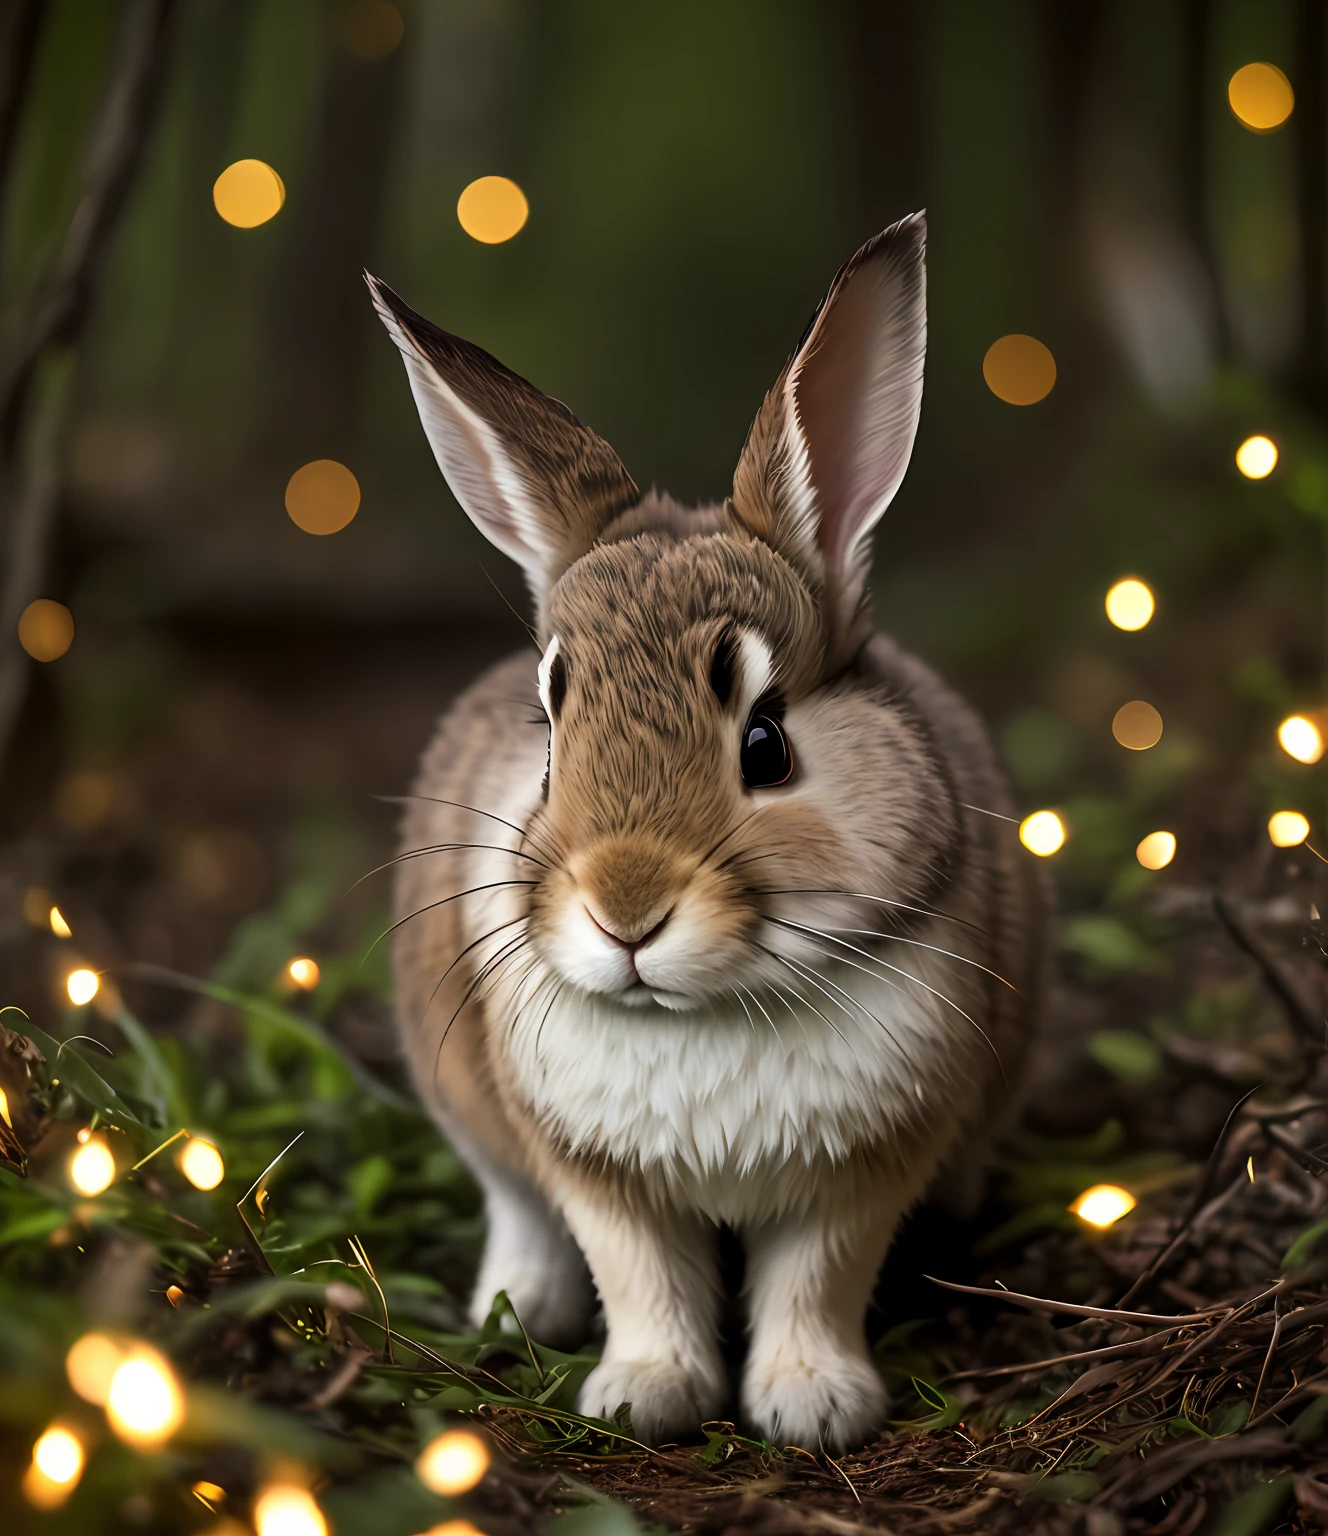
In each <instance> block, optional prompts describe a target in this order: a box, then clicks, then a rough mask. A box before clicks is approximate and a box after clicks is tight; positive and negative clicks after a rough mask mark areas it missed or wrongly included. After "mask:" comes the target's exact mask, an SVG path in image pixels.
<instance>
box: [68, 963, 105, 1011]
mask: <svg viewBox="0 0 1328 1536" xmlns="http://www.w3.org/2000/svg"><path fill="white" fill-rule="evenodd" d="M100 990H101V978H100V977H99V976H98V975H97V973H96V971H90V970H88V968H87V966H85V965H81V966H79V968H78V969H77V970H76V971H70V973H69V975H68V976H66V977H65V991H66V992H67V993H68V995H69V1001H70V1002H71V1003H73V1005H74V1006H75V1008H82V1007H83V1006H84V1005H85V1004H87V1003H90V1002H91V1001H92V999H93V998H94V997H96V995H97V993H98V992H99V991H100Z"/></svg>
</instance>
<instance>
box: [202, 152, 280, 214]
mask: <svg viewBox="0 0 1328 1536" xmlns="http://www.w3.org/2000/svg"><path fill="white" fill-rule="evenodd" d="M212 201H213V203H214V204H215V205H216V209H217V212H218V213H219V214H220V215H221V216H222V218H223V219H225V220H226V222H227V223H228V224H233V225H234V226H235V227H236V229H256V228H257V227H258V226H259V225H260V224H266V223H267V221H268V220H269V219H273V218H275V217H276V216H277V214H279V213H280V212H281V205H282V204H283V203H284V202H285V201H286V184H285V182H283V181H282V179H281V177H280V176H278V175H277V173H276V172H275V171H274V170H273V169H272V167H271V166H270V165H269V164H268V163H267V162H266V161H265V160H237V161H236V162H235V164H234V165H228V166H227V167H226V169H225V170H224V171H223V172H222V173H221V175H220V176H218V177H217V179H216V181H215V182H213V184H212Z"/></svg>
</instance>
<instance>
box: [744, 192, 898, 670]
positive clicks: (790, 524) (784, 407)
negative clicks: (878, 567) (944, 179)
mask: <svg viewBox="0 0 1328 1536" xmlns="http://www.w3.org/2000/svg"><path fill="white" fill-rule="evenodd" d="M926 229H927V226H926V219H925V216H924V215H923V214H921V213H915V214H913V215H912V217H910V218H907V219H903V220H901V221H900V222H899V223H898V224H893V225H891V226H890V228H889V229H887V230H885V231H884V232H883V233H881V234H879V235H877V236H876V237H875V238H874V239H872V240H869V241H868V242H867V244H866V245H864V246H863V247H862V249H861V250H860V251H859V252H858V253H857V255H856V256H854V257H853V258H852V259H851V260H850V261H848V262H846V263H845V265H844V266H843V267H841V268H840V270H839V273H838V275H837V276H836V278H835V280H834V283H833V284H832V285H831V288H830V292H829V293H828V294H827V295H826V297H825V299H824V301H823V302H822V304H821V307H820V309H818V310H817V312H816V315H815V317H814V318H813V320H812V323H811V325H810V326H808V328H807V332H806V334H805V335H804V337H803V339H802V342H801V343H800V344H799V347H798V350H797V351H796V352H795V353H794V355H793V357H792V358H791V359H790V361H789V363H788V364H787V366H786V367H785V369H784V371H783V373H782V374H780V376H779V378H778V380H777V381H776V383H775V386H774V388H773V389H772V390H771V391H770V393H769V394H768V395H767V396H766V398H765V403H764V405H762V407H761V410H760V412H759V413H758V415H757V417H756V420H755V422H753V424H752V429H751V432H750V433H749V434H748V438H747V443H746V446H745V447H744V448H743V451H742V456H741V458H740V459H739V461H738V469H737V472H736V474H735V475H734V478H733V515H734V516H735V517H736V519H737V521H738V522H739V524H741V526H742V527H744V528H745V529H746V530H747V532H748V533H750V534H752V535H754V536H755V537H757V538H759V539H763V540H764V541H765V542H766V543H768V544H770V545H771V546H773V547H774V548H775V549H777V550H778V551H779V552H780V553H781V554H782V555H784V556H785V557H786V558H787V559H789V560H791V561H792V562H793V563H794V565H795V566H797V567H798V568H799V569H800V570H802V571H803V572H804V573H805V574H807V575H808V576H809V577H811V578H812V579H813V580H814V581H815V582H817V584H819V585H822V588H823V591H824V594H825V601H826V607H827V619H828V621H829V628H830V633H831V648H832V650H835V651H842V649H843V648H844V646H846V645H851V644H852V643H853V640H854V637H855V635H860V634H861V631H862V622H861V621H862V619H863V613H864V609H865V605H866V581H867V573H868V570H869V567H870V565H871V545H870V535H871V531H872V529H873V528H874V527H875V526H876V524H877V522H878V521H879V519H880V517H881V514H882V513H883V512H884V511H885V509H886V507H888V506H889V505H890V502H891V500H892V499H893V497H894V494H895V492H896V491H897V490H898V489H899V483H900V481H901V480H902V479H903V478H904V471H905V470H906V469H907V468H908V460H909V455H910V454H911V453H912V451H913V438H914V434H915V433H916V432H917V427H918V413H919V411H920V409H921V406H922V367H923V361H924V358H925V356H926V350H927V277H926V262H925V251H926Z"/></svg>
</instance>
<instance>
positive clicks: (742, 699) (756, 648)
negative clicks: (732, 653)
mask: <svg viewBox="0 0 1328 1536" xmlns="http://www.w3.org/2000/svg"><path fill="white" fill-rule="evenodd" d="M738 661H739V677H738V704H739V708H738V713H739V714H740V715H743V716H745V715H746V714H747V711H748V710H750V709H751V707H752V705H753V704H755V703H756V701H757V699H759V698H760V697H761V695H762V694H763V693H765V692H767V691H768V689H769V688H770V685H771V684H772V683H773V682H774V681H775V657H774V652H773V651H772V650H771V649H770V647H769V646H768V645H767V644H766V642H765V640H764V639H763V638H762V637H761V636H760V635H759V634H757V632H756V631H755V630H754V629H740V630H739V631H738Z"/></svg>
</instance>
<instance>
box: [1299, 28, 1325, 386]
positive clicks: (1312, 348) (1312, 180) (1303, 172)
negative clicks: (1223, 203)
mask: <svg viewBox="0 0 1328 1536" xmlns="http://www.w3.org/2000/svg"><path fill="white" fill-rule="evenodd" d="M1295 58H1296V60H1297V63H1298V66H1299V67H1298V69H1297V74H1296V80H1295V82H1294V84H1295V91H1296V111H1295V114H1294V115H1293V117H1292V123H1293V124H1294V131H1295V134H1296V179H1297V182H1298V187H1297V191H1298V193H1299V198H1298V201H1299V203H1300V282H1301V294H1302V299H1301V325H1300V355H1299V357H1298V358H1297V359H1296V373H1297V375H1298V383H1299V385H1300V387H1301V389H1302V390H1303V391H1304V393H1305V395H1306V396H1307V398H1308V399H1309V401H1310V403H1311V404H1313V405H1315V406H1322V405H1323V404H1324V397H1325V393H1326V392H1328V368H1326V367H1325V355H1324V354H1325V347H1328V79H1326V78H1325V77H1326V76H1328V6H1325V4H1324V0H1300V3H1299V4H1298V6H1297V8H1296V31H1295Z"/></svg>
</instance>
